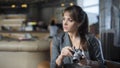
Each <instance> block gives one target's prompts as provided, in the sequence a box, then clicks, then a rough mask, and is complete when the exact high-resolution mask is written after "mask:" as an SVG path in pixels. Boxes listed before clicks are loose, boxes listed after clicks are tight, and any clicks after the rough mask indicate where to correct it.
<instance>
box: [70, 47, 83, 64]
mask: <svg viewBox="0 0 120 68" xmlns="http://www.w3.org/2000/svg"><path fill="white" fill-rule="evenodd" d="M72 54H73V58H72V60H73V63H78V62H79V61H80V60H81V59H82V56H83V54H82V50H80V49H73V51H72Z"/></svg>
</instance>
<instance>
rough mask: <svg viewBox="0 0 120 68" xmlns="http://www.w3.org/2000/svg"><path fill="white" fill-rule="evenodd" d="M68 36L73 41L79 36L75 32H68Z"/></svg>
mask: <svg viewBox="0 0 120 68" xmlns="http://www.w3.org/2000/svg"><path fill="white" fill-rule="evenodd" d="M68 34H69V36H70V38H71V39H75V38H76V37H78V36H79V34H78V32H77V31H74V32H68Z"/></svg>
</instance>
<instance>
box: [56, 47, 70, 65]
mask: <svg viewBox="0 0 120 68" xmlns="http://www.w3.org/2000/svg"><path fill="white" fill-rule="evenodd" d="M71 51H72V48H71V47H68V46H67V47H64V48H63V49H62V51H61V54H60V55H59V56H58V58H57V59H56V64H57V65H58V66H60V65H61V63H62V61H63V58H64V57H65V56H72V53H71Z"/></svg>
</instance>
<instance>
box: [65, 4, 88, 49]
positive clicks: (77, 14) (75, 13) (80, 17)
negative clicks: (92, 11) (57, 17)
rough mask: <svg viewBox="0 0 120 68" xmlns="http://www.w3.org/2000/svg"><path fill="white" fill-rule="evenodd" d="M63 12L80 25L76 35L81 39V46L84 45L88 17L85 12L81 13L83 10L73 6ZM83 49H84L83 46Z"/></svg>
mask: <svg viewBox="0 0 120 68" xmlns="http://www.w3.org/2000/svg"><path fill="white" fill-rule="evenodd" d="M64 12H69V13H70V17H71V18H72V19H73V20H74V21H75V22H77V23H80V26H79V28H78V33H79V34H80V37H81V39H82V40H81V44H84V43H85V42H86V38H85V35H86V34H88V16H87V14H86V12H84V11H83V9H82V8H81V7H80V6H77V5H73V6H70V7H67V8H66V9H65V10H64ZM83 48H85V49H86V47H85V46H83Z"/></svg>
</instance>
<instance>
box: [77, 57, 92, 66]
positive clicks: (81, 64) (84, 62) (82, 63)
mask: <svg viewBox="0 0 120 68" xmlns="http://www.w3.org/2000/svg"><path fill="white" fill-rule="evenodd" d="M90 62H91V61H90V60H88V59H87V58H86V57H84V56H83V57H82V59H81V60H80V62H79V63H78V64H79V65H80V66H88V65H90Z"/></svg>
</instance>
